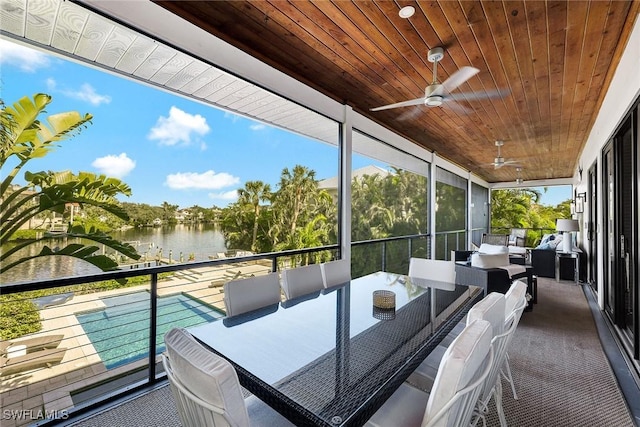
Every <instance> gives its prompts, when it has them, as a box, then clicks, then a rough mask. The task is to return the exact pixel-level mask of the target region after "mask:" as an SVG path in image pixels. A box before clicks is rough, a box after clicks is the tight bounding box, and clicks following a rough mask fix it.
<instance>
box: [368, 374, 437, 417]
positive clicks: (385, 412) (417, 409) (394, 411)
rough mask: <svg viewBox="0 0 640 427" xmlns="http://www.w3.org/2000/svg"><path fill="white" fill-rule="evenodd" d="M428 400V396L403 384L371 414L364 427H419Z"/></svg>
mask: <svg viewBox="0 0 640 427" xmlns="http://www.w3.org/2000/svg"><path fill="white" fill-rule="evenodd" d="M428 399H429V394H427V393H425V392H423V391H421V390H418V389H417V388H415V387H412V386H410V385H409V384H407V383H404V384H402V385H401V386H400V387H399V388H398V389H397V390H396V391H395V392H394V393H393V394H392V395H391V397H389V399H387V401H386V402H384V405H382V406H381V407H380V409H378V411H377V412H376V413H375V414H373V416H372V417H371V418H370V419H369V421H367V423H366V424H365V427H389V426H398V427H400V426H402V427H409V426H419V425H420V424H421V421H422V418H423V417H424V408H425V407H426V406H427V401H428Z"/></svg>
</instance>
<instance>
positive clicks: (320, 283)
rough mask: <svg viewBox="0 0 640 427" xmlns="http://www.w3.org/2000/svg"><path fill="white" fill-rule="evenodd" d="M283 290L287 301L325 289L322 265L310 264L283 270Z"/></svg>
mask: <svg viewBox="0 0 640 427" xmlns="http://www.w3.org/2000/svg"><path fill="white" fill-rule="evenodd" d="M282 289H283V290H284V294H285V295H286V297H287V299H293V298H298V297H300V296H302V295H307V294H310V293H312V292H315V291H320V290H322V289H324V280H323V278H322V268H321V267H320V264H310V265H305V266H302V267H297V268H291V269H287V270H283V271H282Z"/></svg>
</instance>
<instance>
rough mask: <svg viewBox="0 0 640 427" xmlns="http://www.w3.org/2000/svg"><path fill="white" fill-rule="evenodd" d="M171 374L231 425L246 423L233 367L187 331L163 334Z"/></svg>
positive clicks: (247, 423)
mask: <svg viewBox="0 0 640 427" xmlns="http://www.w3.org/2000/svg"><path fill="white" fill-rule="evenodd" d="M164 342H165V345H166V346H167V353H168V355H169V360H170V361H171V366H172V368H173V372H174V375H175V376H176V377H177V378H178V379H179V380H180V382H181V383H182V384H183V385H184V386H185V387H186V388H187V389H189V391H190V392H191V393H193V394H195V395H196V396H198V397H199V398H200V399H202V400H204V401H205V402H207V403H209V404H211V405H213V406H216V407H218V408H220V409H222V410H223V411H224V412H225V413H226V416H227V418H228V419H229V421H230V424H231V425H238V426H240V425H242V426H246V425H249V416H248V415H247V409H246V407H245V403H244V398H243V396H242V392H241V389H240V383H239V381H238V376H237V374H236V371H235V369H234V368H233V366H232V365H231V363H229V362H228V361H227V360H225V359H223V358H222V357H220V356H218V355H216V354H215V353H213V352H212V351H209V350H207V349H206V348H204V347H203V346H202V345H201V344H200V343H199V342H198V341H196V340H195V338H193V336H191V334H190V333H189V332H187V331H186V330H185V329H182V328H173V329H171V330H170V331H169V332H167V333H166V334H165V336H164Z"/></svg>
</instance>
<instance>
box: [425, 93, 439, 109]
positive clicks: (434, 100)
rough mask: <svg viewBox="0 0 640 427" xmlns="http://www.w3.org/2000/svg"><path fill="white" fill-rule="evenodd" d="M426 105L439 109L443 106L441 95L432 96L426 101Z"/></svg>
mask: <svg viewBox="0 0 640 427" xmlns="http://www.w3.org/2000/svg"><path fill="white" fill-rule="evenodd" d="M424 103H425V105H428V106H429V107H439V106H441V105H442V97H441V96H440V95H431V96H430V97H428V98H426V99H425V100H424Z"/></svg>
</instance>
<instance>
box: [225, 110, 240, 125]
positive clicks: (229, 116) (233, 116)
mask: <svg viewBox="0 0 640 427" xmlns="http://www.w3.org/2000/svg"><path fill="white" fill-rule="evenodd" d="M224 118H225V119H229V120H231V122H232V123H235V122H237V121H238V120H240V119H241V118H242V117H241V116H239V115H237V114H233V113H230V112H228V111H225V112H224Z"/></svg>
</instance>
